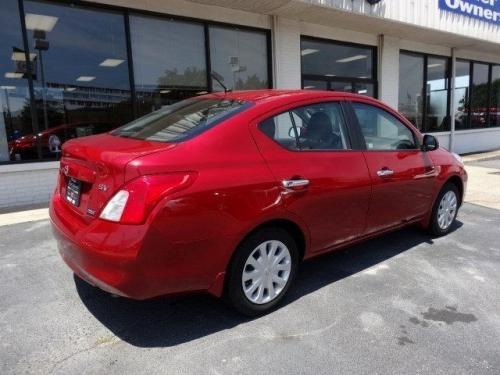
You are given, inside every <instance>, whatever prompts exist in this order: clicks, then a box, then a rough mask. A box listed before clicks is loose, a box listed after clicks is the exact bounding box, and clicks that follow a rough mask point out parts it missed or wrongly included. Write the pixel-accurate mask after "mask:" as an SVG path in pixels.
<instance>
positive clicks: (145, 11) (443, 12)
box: [0, 0, 500, 210]
mask: <svg viewBox="0 0 500 375" xmlns="http://www.w3.org/2000/svg"><path fill="white" fill-rule="evenodd" d="M1 3H2V5H1V7H0V41H1V43H0V104H1V111H2V116H1V117H0V209H3V210H5V209H6V208H12V207H15V206H24V205H32V204H38V203H44V202H47V201H48V199H49V196H50V194H51V191H52V190H53V187H54V184H55V180H56V175H57V171H58V167H59V163H58V161H57V160H58V158H59V156H60V147H61V144H62V143H63V142H64V141H65V140H67V139H71V138H75V137H81V136H86V135H91V134H96V133H100V132H105V131H109V130H110V129H113V128H115V127H117V126H119V125H120V124H123V123H125V122H128V121H130V120H132V119H134V118H137V117H139V116H142V115H144V114H146V113H149V112H151V111H153V110H155V109H157V108H160V107H161V106H163V105H168V104H171V103H174V102H176V101H178V100H181V99H184V98H187V97H191V96H195V95H201V94H204V93H207V92H212V91H220V90H222V87H221V85H220V84H219V83H218V82H217V81H216V80H214V79H213V78H212V75H211V72H216V73H217V74H218V75H219V76H220V77H222V79H223V83H224V85H225V86H227V87H228V88H230V89H235V90H241V89H262V88H279V89H299V88H303V89H321V90H337V91H347V92H354V93H359V94H362V95H369V96H372V97H376V98H379V99H381V100H383V101H384V102H386V103H388V104H389V105H391V106H393V107H394V108H397V109H399V111H400V112H402V113H403V114H404V115H405V116H406V117H407V118H408V119H409V120H410V121H411V122H412V123H414V124H415V125H416V126H417V127H418V128H419V129H421V131H422V132H425V133H432V134H434V135H435V136H436V137H437V138H438V139H439V142H440V144H441V145H442V146H444V147H445V148H448V149H450V150H453V151H455V152H457V153H470V152H478V151H486V150H491V149H497V148H500V0H405V1H403V0H380V1H377V0H252V1H241V0H189V1H188V0H94V1H90V0H89V1H39V0H2V1H1Z"/></svg>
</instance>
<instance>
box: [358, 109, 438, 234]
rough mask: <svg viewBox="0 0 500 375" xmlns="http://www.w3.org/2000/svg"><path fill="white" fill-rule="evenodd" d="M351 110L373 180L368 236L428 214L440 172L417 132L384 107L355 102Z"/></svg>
mask: <svg viewBox="0 0 500 375" xmlns="http://www.w3.org/2000/svg"><path fill="white" fill-rule="evenodd" d="M351 108H352V112H351V113H352V114H353V119H354V121H355V122H356V121H357V123H358V130H359V131H360V133H361V135H360V137H361V138H362V139H364V141H365V146H366V150H365V151H364V155H365V158H366V163H367V165H368V169H369V172H370V177H371V180H372V200H371V203H370V210H369V213H368V222H367V233H370V232H376V231H380V230H384V229H387V228H390V227H393V226H397V225H400V224H402V223H404V222H408V221H412V220H415V219H417V218H420V217H422V216H423V215H425V213H426V212H428V210H429V209H430V206H431V203H432V192H433V191H434V184H435V177H436V176H437V170H436V168H435V167H434V165H433V163H432V159H431V158H430V157H429V156H428V154H427V153H425V152H423V151H421V148H420V145H419V142H418V139H417V137H416V134H415V133H414V131H413V130H412V129H411V128H410V127H409V126H407V125H406V124H405V123H404V122H403V120H402V119H399V118H398V117H397V115H396V114H395V113H390V112H389V111H388V110H386V109H385V108H382V107H381V106H377V105H375V104H372V103H367V102H362V101H352V102H351Z"/></svg>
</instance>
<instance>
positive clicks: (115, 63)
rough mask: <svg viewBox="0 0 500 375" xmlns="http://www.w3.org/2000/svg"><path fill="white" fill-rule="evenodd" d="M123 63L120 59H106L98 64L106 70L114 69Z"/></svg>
mask: <svg viewBox="0 0 500 375" xmlns="http://www.w3.org/2000/svg"><path fill="white" fill-rule="evenodd" d="M124 61H125V60H121V59H106V60H104V61H103V62H102V63H100V64H99V66H104V67H106V68H114V67H115V66H118V65H120V64H121V63H123V62H124Z"/></svg>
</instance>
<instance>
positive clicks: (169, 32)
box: [130, 15, 207, 115]
mask: <svg viewBox="0 0 500 375" xmlns="http://www.w3.org/2000/svg"><path fill="white" fill-rule="evenodd" d="M130 39H131V48H132V57H133V62H134V80H135V89H136V96H137V101H138V114H139V115H142V114H145V113H149V112H151V111H153V110H155V109H158V108H160V107H161V106H163V105H167V104H171V103H174V102H176V101H179V100H181V99H185V98H188V97H191V96H194V95H196V94H198V93H205V92H206V91H207V71H206V61H205V34H204V30H203V25H202V24H199V23H191V22H181V21H175V20H172V19H165V18H156V17H145V16H136V15H133V16H130Z"/></svg>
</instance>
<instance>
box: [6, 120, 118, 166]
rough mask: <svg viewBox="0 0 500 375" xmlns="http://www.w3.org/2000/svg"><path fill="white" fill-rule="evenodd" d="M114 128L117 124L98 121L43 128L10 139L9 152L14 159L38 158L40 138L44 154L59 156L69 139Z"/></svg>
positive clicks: (46, 155)
mask: <svg viewBox="0 0 500 375" xmlns="http://www.w3.org/2000/svg"><path fill="white" fill-rule="evenodd" d="M114 128H116V124H110V123H106V122H97V121H90V122H74V123H70V124H62V125H58V126H54V127H51V128H48V129H47V130H42V131H41V132H39V133H38V134H28V135H24V136H22V137H20V138H18V139H15V140H13V141H10V142H9V154H10V156H11V159H13V160H16V158H19V159H21V160H27V159H35V158H37V149H36V148H37V139H40V143H41V148H42V156H43V157H48V158H54V157H58V156H59V154H60V152H61V145H62V144H63V143H64V142H66V141H67V140H70V139H73V138H79V137H84V136H88V135H93V134H99V133H103V132H108V131H110V130H112V129H114ZM16 155H18V156H16Z"/></svg>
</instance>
